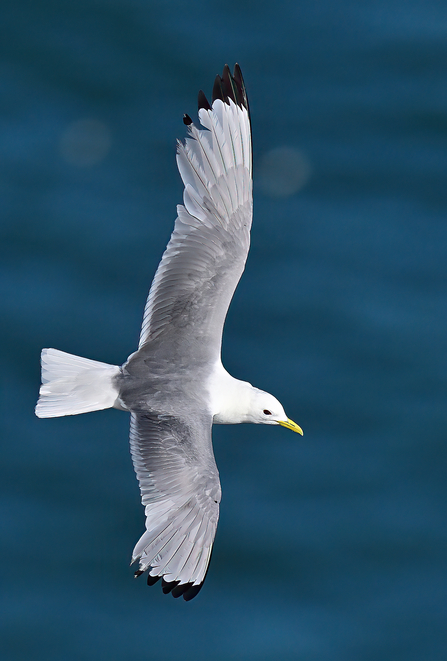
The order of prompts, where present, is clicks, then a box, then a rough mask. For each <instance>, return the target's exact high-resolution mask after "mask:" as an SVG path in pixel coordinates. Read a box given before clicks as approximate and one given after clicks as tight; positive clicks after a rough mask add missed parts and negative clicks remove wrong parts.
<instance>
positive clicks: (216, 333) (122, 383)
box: [36, 64, 302, 601]
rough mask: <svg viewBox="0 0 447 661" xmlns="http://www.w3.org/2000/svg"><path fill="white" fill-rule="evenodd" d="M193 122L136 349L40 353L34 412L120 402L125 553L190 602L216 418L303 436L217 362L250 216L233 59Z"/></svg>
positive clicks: (275, 405)
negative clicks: (93, 354) (132, 525)
mask: <svg viewBox="0 0 447 661" xmlns="http://www.w3.org/2000/svg"><path fill="white" fill-rule="evenodd" d="M198 114H199V122H200V124H199V125H198V126H195V124H194V123H193V121H192V120H191V118H190V117H189V116H188V115H184V117H183V121H184V124H185V125H186V127H187V131H188V137H187V138H186V140H185V141H184V142H179V143H178V148H177V164H178V168H179V172H180V176H181V177H182V180H183V183H184V186H185V188H184V193H183V205H179V206H178V207H177V219H176V221H175V226H174V231H173V233H172V236H171V239H170V241H169V243H168V246H167V248H166V250H165V252H164V255H163V257H162V260H161V262H160V265H159V267H158V269H157V272H156V274H155V277H154V280H153V282H152V286H151V288H150V291H149V296H148V299H147V302H146V307H145V310H144V316H143V324H142V329H141V334H140V342H139V346H138V350H137V351H136V352H135V353H133V354H131V355H130V356H129V358H128V360H127V361H126V362H125V363H124V365H122V366H121V367H117V366H114V365H106V364H104V363H100V362H97V361H93V360H89V359H87V358H80V357H78V356H73V355H71V354H67V353H65V352H62V351H58V350H57V349H43V350H42V359H41V362H42V386H41V388H40V397H39V400H38V402H37V406H36V415H37V416H39V417H41V418H51V417H57V416H63V415H74V414H78V413H85V412H87V411H96V410H101V409H105V408H112V407H114V408H118V409H121V410H124V411H129V412H130V414H131V423H130V448H131V454H132V459H133V464H134V468H135V472H136V475H137V478H138V481H139V484H140V491H141V499H142V503H143V505H144V508H145V514H146V531H145V532H144V533H143V535H142V536H141V538H140V540H139V541H138V543H137V544H136V546H135V549H134V551H133V554H132V562H137V561H138V570H137V571H136V572H135V576H140V575H142V574H143V573H144V572H147V582H148V584H149V585H153V584H154V583H156V582H157V581H159V580H160V579H161V583H162V589H163V592H165V593H169V592H171V594H172V595H173V596H174V597H180V596H183V598H184V599H185V600H186V601H189V600H190V599H192V598H193V597H195V596H196V595H197V593H198V592H199V590H200V589H201V587H202V585H203V582H204V580H205V576H206V572H207V569H208V565H209V561H210V557H211V550H212V546H213V542H214V536H215V533H216V527H217V522H218V518H219V503H220V499H221V489H220V482H219V473H218V470H217V467H216V463H215V460H214V454H213V448H212V440H211V430H212V425H213V424H237V423H242V422H253V423H260V424H274V425H278V424H279V425H282V426H283V427H287V428H288V429H292V430H293V431H296V432H299V433H301V434H302V431H301V428H300V427H299V426H298V425H297V424H296V423H294V422H293V421H292V420H290V419H289V418H287V416H286V414H285V412H284V409H283V407H282V406H281V404H280V403H279V402H278V400H277V399H276V398H275V397H273V395H270V394H269V393H266V392H263V391H262V390H259V389H257V388H254V387H253V386H252V385H251V384H250V383H248V382H245V381H240V380H238V379H235V378H233V377H232V376H230V374H228V372H227V371H226V370H225V369H224V367H223V365H222V362H221V343H222V331H223V325H224V322H225V316H226V314H227V310H228V306H229V304H230V301H231V298H232V296H233V293H234V290H235V288H236V286H237V283H238V282H239V279H240V277H241V275H242V272H243V270H244V267H245V262H246V259H247V254H248V250H249V246H250V228H251V222H252V149H251V130H250V116H249V109H248V101H247V94H246V89H245V85H244V81H243V78H242V73H241V70H240V68H239V66H238V65H237V64H236V66H235V67H234V72H233V74H231V72H230V69H229V68H228V66H225V68H224V71H223V74H222V76H217V77H216V80H215V83H214V87H213V95H212V102H211V103H209V102H208V100H207V98H206V96H205V94H204V93H203V92H202V91H201V92H199V112H198Z"/></svg>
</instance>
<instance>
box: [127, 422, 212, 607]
mask: <svg viewBox="0 0 447 661" xmlns="http://www.w3.org/2000/svg"><path fill="white" fill-rule="evenodd" d="M190 413H191V412H190ZM211 425H212V420H211V417H210V416H208V415H207V414H204V413H203V412H199V411H197V412H192V414H191V415H188V416H184V419H183V420H182V419H181V418H174V417H172V416H167V415H164V416H162V415H157V414H152V413H146V412H137V413H132V416H131V426H130V447H131V453H132V459H133V464H134V468H135V472H136V474H137V477H138V481H139V484H140V491H141V499H142V502H143V505H144V506H145V513H146V532H145V533H144V534H143V536H142V537H141V539H140V540H139V541H138V543H137V545H136V546H135V549H134V551H133V554H132V562H135V561H136V560H139V569H138V571H137V572H136V573H135V576H139V575H141V574H142V573H143V572H144V571H145V570H147V569H148V570H149V574H148V579H147V582H148V585H153V584H154V583H156V582H157V581H158V580H159V579H160V578H162V588H163V592H165V594H166V593H168V592H172V594H173V596H174V597H180V596H183V598H184V599H185V600H186V601H189V600H190V599H192V598H193V597H195V596H196V594H197V593H198V592H199V590H200V588H201V587H202V585H203V581H204V580H205V576H206V572H207V568H208V563H209V560H210V556H211V549H212V545H213V541H214V536H215V533H216V527H217V521H218V518H219V502H220V497H221V490H220V482H219V473H218V471H217V466H216V463H215V461H214V455H213V450H212V445H211Z"/></svg>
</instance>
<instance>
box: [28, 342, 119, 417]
mask: <svg viewBox="0 0 447 661" xmlns="http://www.w3.org/2000/svg"><path fill="white" fill-rule="evenodd" d="M41 362H42V385H41V387H40V392H39V395H40V397H39V401H38V402H37V405H36V415H37V417H39V418H57V417H59V416H62V415H76V414H77V413H87V412H88V411H100V410H102V409H108V408H112V407H113V406H114V405H115V404H117V408H121V407H120V406H119V404H118V403H117V397H118V388H117V386H116V385H115V383H114V377H115V376H116V375H117V374H119V371H120V368H119V367H116V366H115V365H108V364H107V363H100V362H98V361H97V360H89V359H88V358H81V357H80V356H73V355H72V354H70V353H65V351H58V350H57V349H42V356H41Z"/></svg>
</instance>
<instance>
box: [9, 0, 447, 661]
mask: <svg viewBox="0 0 447 661" xmlns="http://www.w3.org/2000/svg"><path fill="white" fill-rule="evenodd" d="M1 14H2V19H1V27H0V32H1V39H0V49H1V58H0V86H1V90H2V93H1V98H2V101H1V104H0V133H1V139H0V207H1V232H2V239H1V243H0V250H1V265H0V269H1V276H0V278H1V279H0V288H1V305H2V312H1V318H2V323H1V326H0V333H1V346H2V350H3V357H2V375H1V384H2V392H1V423H2V433H1V436H2V441H3V442H2V462H1V474H0V489H1V499H0V507H1V510H2V526H1V538H0V539H1V551H2V562H1V570H0V571H1V576H2V590H1V593H0V599H1V602H2V604H1V606H2V607H1V611H2V617H1V621H0V631H1V636H2V643H1V646H2V650H3V652H2V655H3V656H2V658H4V659H5V660H6V659H7V660H8V661H18V660H21V659H29V658H32V659H36V660H39V661H40V660H42V661H59V660H60V659H64V660H65V661H72V660H73V661H74V660H76V661H77V660H79V659H83V660H85V661H97V660H99V659H114V660H117V661H127V660H128V659H134V658H135V659H154V660H157V661H159V660H162V661H163V660H166V661H170V660H171V659H177V658H183V659H185V660H194V661H208V660H209V659H213V660H214V659H215V660H217V661H226V660H227V659H232V660H238V659H240V660H242V659H244V660H245V659H253V660H262V661H267V660H268V661H270V660H272V661H273V660H274V661H282V660H289V659H300V660H303V661H385V660H388V659H390V660H391V659H392V660H393V661H401V660H402V661H404V660H405V661H426V660H429V661H444V659H445V653H446V652H445V650H446V647H447V636H446V631H447V617H446V616H447V607H446V596H447V595H446V592H447V561H446V552H447V532H446V531H447V517H446V502H447V497H446V496H447V493H446V477H445V476H446V468H447V465H446V464H447V461H446V459H447V451H446V427H447V414H446V373H447V356H446V321H447V311H446V285H447V258H446V252H447V218H446V212H447V192H446V191H447V186H446V171H447V86H446V79H447V46H446V44H447V8H446V5H445V3H444V2H428V3H426V2H422V1H421V0H414V1H410V2H406V3H404V2H398V1H397V0H388V2H382V1H381V0H372V2H369V3H359V2H352V1H349V0H341V1H340V2H337V3H336V2H329V0H319V1H317V2H313V3H301V2H300V3H297V2H288V1H286V0H280V1H279V2H277V3H274V4H272V3H267V2H265V3H264V2H258V3H255V2H251V1H250V2H245V3H241V2H234V1H229V2H226V3H221V2H214V1H213V2H207V3H205V2H189V3H186V4H185V3H181V2H178V1H177V2H176V1H168V2H161V1H160V0H158V1H153V2H144V1H143V0H131V1H127V2H124V0H115V1H112V0H109V1H106V0H97V1H95V2H86V1H85V0H80V2H77V3H57V2H50V1H45V0H43V1H42V2H39V3H35V2H29V1H26V0H23V1H22V2H20V3H15V2H11V0H5V2H4V3H3V5H2V10H1ZM235 61H238V62H239V63H240V64H241V66H242V69H243V71H244V75H245V79H246V83H247V88H248V91H249V96H250V104H251V113H252V121H253V139H254V171H255V189H254V190H255V220H254V225H253V235H252V236H253V241H252V250H251V253H250V257H249V260H248V265H247V272H246V274H245V275H244V277H243V280H242V281H241V284H240V287H239V288H238V290H237V293H236V296H235V298H234V301H233V303H232V306H231V310H230V315H229V318H228V322H227V325H226V331H225V341H224V362H225V364H226V367H227V369H228V370H229V371H230V372H232V373H233V374H234V375H235V376H238V377H241V378H244V379H247V380H250V381H251V382H252V383H254V384H256V385H258V386H259V387H261V388H265V389H267V390H269V391H271V392H273V393H274V394H276V395H277V396H278V398H279V399H280V400H281V401H282V402H283V403H284V406H285V408H286V410H287V412H288V414H289V415H290V416H291V417H292V418H293V419H295V420H297V422H299V424H300V425H301V426H302V427H303V429H304V432H305V436H304V438H303V439H301V438H300V437H297V435H295V434H291V433H288V432H286V431H285V430H283V429H275V428H271V427H259V426H256V427H255V426H238V427H220V428H217V429H215V433H214V440H215V452H216V457H217V461H218V465H219V469H220V474H221V480H222V488H223V501H222V508H221V519H220V523H219V528H218V533H217V539H216V546H215V551H214V554H213V560H212V564H211V569H210V571H209V574H208V578H207V581H206V583H205V586H204V588H203V590H202V592H201V594H200V596H199V597H198V598H197V599H195V600H194V601H192V602H190V603H185V602H183V600H173V599H172V598H171V597H165V596H163V595H162V593H161V590H160V589H159V587H158V586H157V587H154V588H148V587H146V586H145V584H144V582H143V580H142V579H140V580H139V581H134V580H133V578H132V576H133V571H132V569H130V568H129V567H128V563H129V560H130V554H131V551H132V548H133V546H134V544H135V542H136V540H137V539H138V538H139V536H140V534H141V532H142V530H143V525H144V521H143V510H142V508H141V506H140V504H139V492H138V485H137V482H136V480H135V477H134V474H133V468H132V465H131V460H130V456H129V450H128V419H127V415H126V414H123V413H121V412H118V411H104V412H100V413H91V414H87V415H85V416H79V417H71V418H62V419H56V420H38V419H37V418H35V417H34V413H33V407H34V404H35V400H36V396H37V390H38V385H39V352H40V349H41V348H42V347H44V346H53V347H57V348H60V349H63V350H66V351H69V352H72V353H76V354H80V355H85V356H87V357H90V358H96V359H97V360H102V361H105V362H110V363H116V364H119V363H122V362H123V361H124V360H125V359H126V357H127V355H128V354H129V353H130V352H132V351H133V350H134V349H135V347H136V342H137V338H138V333H139V325H140V322H141V315H142V309H143V305H144V300H145V297H146V294H147V290H148V288H149V285H150V281H151V278H152V275H153V273H154V270H155V268H156V266H157V264H158V261H159V259H160V256H161V253H162V251H163V249H164V246H165V245H166V242H167V240H168V238H169V234H170V231H171V229H172V226H173V221H174V218H175V205H176V204H177V203H179V202H181V196H182V187H181V183H180V178H179V176H178V174H177V171H176V166H175V158H174V156H175V139H176V138H177V137H182V136H183V135H184V126H183V124H182V121H181V120H182V114H183V113H184V112H187V113H189V114H191V115H193V114H194V112H195V108H196V93H197V91H198V89H200V88H203V89H204V90H205V91H206V92H209V93H210V92H211V88H212V82H213V78H214V76H215V74H216V73H217V72H218V71H221V70H222V67H223V64H224V63H225V62H228V63H229V64H230V65H232V64H233V63H234V62H235Z"/></svg>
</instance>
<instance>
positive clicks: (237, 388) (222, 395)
mask: <svg viewBox="0 0 447 661" xmlns="http://www.w3.org/2000/svg"><path fill="white" fill-rule="evenodd" d="M207 386H208V391H209V395H210V402H211V406H210V408H211V413H212V415H213V423H214V424H227V425H232V424H239V423H241V422H248V418H247V415H248V412H249V410H250V403H251V399H252V393H253V391H254V390H255V388H253V386H252V385H251V384H250V383H248V382H247V381H240V380H239V379H235V378H234V377H233V376H231V374H228V372H227V371H226V369H225V368H224V366H223V365H222V362H221V361H220V360H219V361H218V362H217V363H216V366H215V368H214V370H213V372H212V373H211V375H210V377H209V379H208V384H207Z"/></svg>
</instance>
